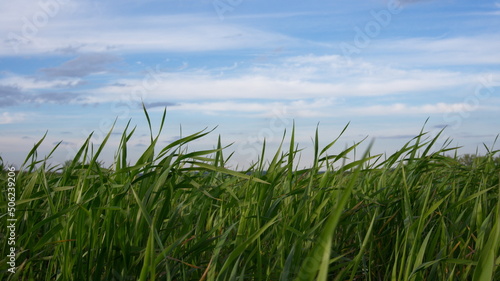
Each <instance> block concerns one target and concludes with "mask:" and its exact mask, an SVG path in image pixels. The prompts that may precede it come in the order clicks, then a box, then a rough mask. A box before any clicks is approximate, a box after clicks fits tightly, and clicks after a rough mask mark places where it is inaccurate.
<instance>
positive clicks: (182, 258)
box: [0, 111, 500, 281]
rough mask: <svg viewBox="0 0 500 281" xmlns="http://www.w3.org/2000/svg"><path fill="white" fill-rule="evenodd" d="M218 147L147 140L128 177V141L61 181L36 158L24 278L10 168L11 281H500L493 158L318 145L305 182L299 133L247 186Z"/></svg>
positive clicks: (19, 208)
mask: <svg viewBox="0 0 500 281" xmlns="http://www.w3.org/2000/svg"><path fill="white" fill-rule="evenodd" d="M145 114H146V117H147V119H148V122H149V127H150V129H151V122H150V120H149V116H148V113H147V112H146V111H145ZM164 121H165V115H163V117H162V120H161V128H162V127H163V125H164ZM161 128H160V130H159V131H160V132H161ZM346 128H347V126H346ZM346 128H344V131H345V130H346ZM151 131H155V130H154V128H153V129H152V130H151ZM344 131H342V132H340V134H339V137H340V135H342V133H343V132H344ZM208 133H210V132H207V131H202V132H198V133H195V134H192V135H189V136H185V137H182V138H181V139H178V140H176V141H174V142H172V143H170V144H169V145H167V146H165V147H160V148H158V145H157V142H158V139H159V136H160V134H161V133H158V134H153V133H152V134H151V143H150V145H149V147H147V148H146V149H145V150H144V152H143V154H142V156H141V157H139V159H138V160H137V161H134V162H131V161H130V160H129V159H128V158H127V147H128V142H129V140H130V139H131V138H132V137H133V135H134V129H133V128H129V127H128V126H127V128H126V129H125V130H124V132H123V134H122V136H121V143H120V145H119V147H118V149H117V150H116V154H115V158H114V163H113V164H112V166H111V167H102V165H101V164H100V162H99V156H100V154H101V152H102V151H103V149H104V148H105V147H106V142H107V140H108V138H109V136H110V135H111V132H109V134H108V135H107V137H106V138H105V139H104V141H103V142H102V143H101V144H100V146H99V147H98V148H97V149H93V146H92V144H91V142H90V139H91V137H90V136H89V138H88V139H87V141H86V142H85V143H84V145H83V146H81V148H80V149H79V151H78V153H77V154H76V155H75V157H74V159H73V160H71V161H68V162H67V163H66V164H65V165H63V166H51V165H50V164H49V160H48V159H49V158H50V155H48V156H44V157H43V158H39V157H38V156H37V148H38V147H39V146H40V144H41V143H42V142H43V139H42V140H40V142H38V143H37V144H36V145H35V146H34V148H33V149H32V150H31V151H30V152H27V157H26V161H25V163H24V164H23V165H22V167H21V168H20V169H19V170H18V171H16V172H15V187H16V201H15V203H16V205H15V208H16V210H15V219H16V222H15V234H16V236H15V248H16V257H15V266H16V267H15V270H14V273H13V272H12V271H9V268H10V266H9V264H8V262H9V260H10V258H9V257H8V255H9V253H10V247H11V246H10V245H9V244H8V238H9V234H8V233H9V232H8V229H7V225H8V221H7V219H8V218H9V217H8V215H7V214H8V211H7V209H8V205H9V203H8V198H7V192H6V190H7V186H8V185H9V184H8V182H11V180H8V178H9V177H10V176H9V171H8V170H7V169H8V165H7V164H8V163H3V161H1V162H0V163H2V173H1V176H0V183H1V186H2V189H3V190H2V196H0V211H1V213H0V216H1V218H0V221H1V224H0V225H1V228H2V230H1V231H0V241H1V242H0V249H1V256H0V277H1V278H0V279H1V280H207V281H209V280H210V281H212V280H394V281H396V280H398V281H399V280H450V281H452V280H473V281H484V280H500V269H499V265H500V256H499V254H500V253H499V247H500V203H499V202H500V201H499V196H500V192H499V190H500V182H499V179H500V161H498V160H499V158H498V156H497V155H496V152H497V151H495V150H493V148H487V151H488V153H487V154H486V155H484V156H481V157H475V158H471V159H469V160H470V161H463V160H464V158H463V157H461V156H458V155H459V154H458V152H457V148H453V147H449V145H448V144H449V142H445V144H444V145H442V146H441V145H437V140H438V137H439V136H436V137H428V134H426V133H425V132H424V130H422V132H421V133H420V134H417V136H416V137H415V138H413V139H411V140H409V141H408V143H406V144H405V145H404V146H403V147H401V148H399V149H398V150H397V152H395V153H394V154H392V155H371V154H370V152H369V150H368V151H366V152H365V153H364V155H361V154H363V151H362V152H361V153H359V152H358V155H359V157H358V159H352V158H351V159H350V160H348V161H346V158H347V156H348V155H350V154H352V152H353V151H355V150H356V149H357V147H358V145H359V143H357V144H354V145H352V146H350V147H347V148H345V149H344V150H343V151H342V152H340V153H336V154H330V151H331V150H332V149H331V148H332V147H334V146H335V144H336V141H337V140H338V138H337V139H335V140H330V141H331V142H330V143H329V144H328V145H326V146H325V147H320V146H319V137H318V132H317V131H316V135H315V136H313V138H314V140H315V142H314V152H313V153H314V161H313V163H312V164H311V166H310V167H309V168H306V169H303V168H298V165H297V162H298V154H299V152H300V151H299V148H298V146H297V143H296V142H295V140H294V134H295V132H294V130H292V132H289V133H287V134H286V135H285V136H284V138H283V140H284V141H283V143H289V145H286V147H284V146H282V147H280V148H279V149H278V150H277V151H275V152H273V153H274V157H271V158H270V160H267V161H265V160H264V157H263V156H264V154H265V153H266V154H268V152H267V151H266V146H265V144H264V146H263V147H262V157H259V158H258V159H255V162H254V163H255V164H254V165H252V166H251V167H250V168H248V169H247V170H244V171H241V170H231V169H228V168H226V162H227V161H228V159H230V157H231V154H230V151H231V147H223V146H222V145H221V141H220V139H219V142H218V143H216V144H214V148H213V149H210V150H204V151H191V150H189V149H188V145H189V143H192V142H193V141H195V140H197V139H200V138H203V137H204V136H205V135H206V134H208ZM337 145H338V144H337ZM335 147H336V146H335ZM94 148H95V147H94ZM56 149H57V146H56V147H55V148H54V150H56ZM358 149H359V148H358ZM10 175H11V176H12V173H10Z"/></svg>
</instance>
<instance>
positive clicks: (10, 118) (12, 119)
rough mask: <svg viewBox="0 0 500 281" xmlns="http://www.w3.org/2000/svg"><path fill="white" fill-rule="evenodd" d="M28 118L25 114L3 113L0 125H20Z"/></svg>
mask: <svg viewBox="0 0 500 281" xmlns="http://www.w3.org/2000/svg"><path fill="white" fill-rule="evenodd" d="M26 116H27V115H26V114H25V113H10V112H3V113H2V115H0V124H13V123H19V122H22V121H24V120H25V119H26Z"/></svg>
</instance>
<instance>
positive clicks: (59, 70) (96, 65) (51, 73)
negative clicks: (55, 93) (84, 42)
mask: <svg viewBox="0 0 500 281" xmlns="http://www.w3.org/2000/svg"><path fill="white" fill-rule="evenodd" d="M120 60H121V59H120V58H119V57H117V56H115V55H112V54H106V53H90V54H83V55H80V56H78V57H77V58H75V59H72V60H69V61H66V62H64V63H63V64H61V65H59V66H56V67H49V68H42V69H41V70H40V71H41V72H43V73H44V74H46V75H47V76H48V77H85V76H88V75H90V74H94V73H103V72H107V71H109V68H108V66H109V65H110V64H112V63H115V62H118V61H120Z"/></svg>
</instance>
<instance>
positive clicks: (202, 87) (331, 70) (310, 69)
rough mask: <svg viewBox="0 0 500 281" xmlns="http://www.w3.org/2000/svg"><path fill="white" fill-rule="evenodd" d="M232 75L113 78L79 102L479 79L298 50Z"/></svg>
mask: <svg viewBox="0 0 500 281" xmlns="http://www.w3.org/2000/svg"><path fill="white" fill-rule="evenodd" d="M234 73H238V74H232V75H220V73H219V72H217V71H210V70H199V69H188V70H182V71H180V72H177V73H166V72H157V73H155V74H146V75H145V76H144V77H142V78H140V79H139V78H137V79H117V80H116V81H115V83H114V84H112V85H109V86H105V87H101V88H98V89H95V90H92V91H91V94H89V95H88V96H87V100H83V102H88V103H99V102H112V101H116V100H120V99H121V100H129V99H132V100H135V101H139V102H140V100H141V97H142V98H143V99H144V100H145V101H148V102H157V101H163V102H165V101H166V102H178V101H189V100H196V101H207V100H212V101H213V100H228V99H229V100H239V99H265V100H278V99H279V100H294V99H299V100H300V99H319V98H343V97H345V98H348V97H355V96H365V97H370V96H372V97H373V96H387V95H404V94H408V93H417V92H420V93H425V92H429V91H436V90H449V89H457V87H461V86H464V85H475V84H477V78H476V77H475V76H472V75H468V74H463V73H459V72H452V71H441V70H402V69H396V68H390V67H387V66H376V65H373V64H370V63H367V62H365V61H362V60H353V61H350V62H347V61H345V60H343V59H342V58H340V57H338V56H312V55H311V56H299V57H291V58H285V59H284V60H283V61H282V62H278V63H277V64H269V65H263V66H262V65H261V66H258V67H250V68H242V69H238V70H237V71H235V72H234Z"/></svg>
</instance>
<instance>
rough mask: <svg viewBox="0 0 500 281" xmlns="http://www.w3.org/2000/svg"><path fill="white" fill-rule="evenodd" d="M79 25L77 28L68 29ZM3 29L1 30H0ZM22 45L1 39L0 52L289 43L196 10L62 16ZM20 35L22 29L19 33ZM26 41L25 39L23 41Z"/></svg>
mask: <svg viewBox="0 0 500 281" xmlns="http://www.w3.org/2000/svg"><path fill="white" fill-rule="evenodd" d="M73 30H78V33H75V32H73ZM4 31H6V30H4ZM43 31H44V32H43V33H42V32H40V34H37V36H33V38H27V39H30V40H26V42H25V43H26V44H20V42H15V41H9V40H10V39H7V40H4V41H3V42H0V55H15V54H14V52H13V45H16V47H18V48H17V49H18V52H19V54H41V53H47V52H55V51H58V52H60V51H61V50H69V51H74V50H75V49H74V48H75V47H70V49H67V48H68V46H78V51H79V52H103V51H109V50H119V51H121V52H123V51H125V52H149V51H161V52H168V51H174V52H199V51H213V50H231V49H242V48H266V47H269V46H276V45H277V44H283V43H284V42H288V43H292V44H293V42H294V39H292V38H290V37H289V36H286V35H283V34H279V33H275V32H270V31H263V30H259V29H257V28H252V27H249V26H243V25H236V24H230V23H222V22H220V21H218V20H216V18H214V17H206V16H200V15H196V14H185V15H170V16H133V15H130V16H127V17H114V18H112V19H108V18H93V19H92V20H91V21H90V20H88V17H78V18H74V19H61V20H58V21H55V22H53V23H51V24H50V25H47V26H46V27H44V30H43ZM18 35H19V36H18V37H22V34H18ZM28 41H29V42H28Z"/></svg>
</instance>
